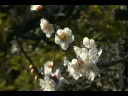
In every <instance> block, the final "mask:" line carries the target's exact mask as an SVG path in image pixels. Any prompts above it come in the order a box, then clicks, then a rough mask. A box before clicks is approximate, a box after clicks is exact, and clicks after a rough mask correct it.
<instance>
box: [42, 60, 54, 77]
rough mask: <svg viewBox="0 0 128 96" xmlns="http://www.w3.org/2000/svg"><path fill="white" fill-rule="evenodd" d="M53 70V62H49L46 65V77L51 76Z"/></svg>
mask: <svg viewBox="0 0 128 96" xmlns="http://www.w3.org/2000/svg"><path fill="white" fill-rule="evenodd" d="M52 68H53V61H47V62H46V63H45V64H44V74H45V75H51V73H52Z"/></svg>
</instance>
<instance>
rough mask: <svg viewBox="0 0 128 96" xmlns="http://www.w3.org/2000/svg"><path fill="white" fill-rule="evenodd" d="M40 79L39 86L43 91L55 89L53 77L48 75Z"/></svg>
mask: <svg viewBox="0 0 128 96" xmlns="http://www.w3.org/2000/svg"><path fill="white" fill-rule="evenodd" d="M39 80H40V86H41V89H43V91H55V86H56V83H55V81H54V80H53V79H50V77H47V76H45V77H44V80H43V79H39Z"/></svg>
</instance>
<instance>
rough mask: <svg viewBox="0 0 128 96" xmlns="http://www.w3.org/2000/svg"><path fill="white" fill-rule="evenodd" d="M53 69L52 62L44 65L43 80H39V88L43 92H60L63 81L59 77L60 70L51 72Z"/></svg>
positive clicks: (62, 78)
mask: <svg viewBox="0 0 128 96" xmlns="http://www.w3.org/2000/svg"><path fill="white" fill-rule="evenodd" d="M52 68H53V61H47V62H46V63H45V64H44V72H42V74H43V75H44V78H43V79H39V81H40V83H39V84H40V86H41V89H43V91H57V90H60V88H61V87H62V84H63V83H64V81H65V79H64V77H62V76H61V73H60V70H59V69H56V71H55V72H54V73H53V72H52Z"/></svg>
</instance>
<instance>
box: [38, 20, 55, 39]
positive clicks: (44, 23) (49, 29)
mask: <svg viewBox="0 0 128 96" xmlns="http://www.w3.org/2000/svg"><path fill="white" fill-rule="evenodd" d="M40 27H41V30H42V31H43V32H44V33H45V34H46V37H48V38H50V37H51V35H52V33H54V27H53V24H50V23H49V21H48V20H46V19H44V18H42V19H41V20H40Z"/></svg>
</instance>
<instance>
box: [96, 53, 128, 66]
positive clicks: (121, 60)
mask: <svg viewBox="0 0 128 96" xmlns="http://www.w3.org/2000/svg"><path fill="white" fill-rule="evenodd" d="M126 60H128V55H126V56H124V57H122V58H118V59H115V60H112V61H108V62H105V63H101V62H99V63H97V67H99V68H102V67H109V66H113V65H116V64H118V63H120V62H123V61H126Z"/></svg>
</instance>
